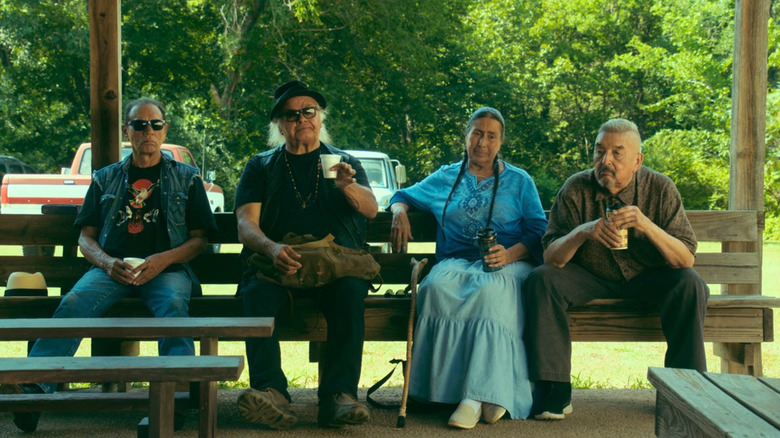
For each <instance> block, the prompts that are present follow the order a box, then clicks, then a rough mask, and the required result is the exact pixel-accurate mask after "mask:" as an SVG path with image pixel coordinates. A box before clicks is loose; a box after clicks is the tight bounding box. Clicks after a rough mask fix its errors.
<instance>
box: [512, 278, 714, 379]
mask: <svg viewBox="0 0 780 438" xmlns="http://www.w3.org/2000/svg"><path fill="white" fill-rule="evenodd" d="M524 287H525V297H526V307H525V309H526V330H525V344H526V349H527V351H528V361H529V375H530V378H531V380H532V381H538V380H548V381H554V382H569V381H570V378H571V334H570V333H569V315H568V314H567V313H566V309H568V308H569V307H571V306H576V305H579V304H584V303H587V302H588V301H590V300H592V299H596V298H632V299H637V300H641V301H642V302H645V303H647V304H648V305H650V306H654V307H655V308H657V309H658V311H659V313H660V315H661V327H662V330H663V333H664V336H665V337H666V344H667V350H666V357H665V358H664V365H665V366H666V367H670V368H689V369H694V370H698V371H706V370H707V359H706V356H705V354H704V337H703V335H702V330H703V328H704V317H705V315H706V313H707V298H708V297H709V294H710V289H709V287H707V285H706V283H704V281H703V280H702V279H701V277H699V274H697V273H696V271H694V270H693V269H672V268H668V267H664V268H658V269H653V270H650V271H647V272H644V273H642V274H639V275H637V276H636V277H634V278H632V279H631V280H630V281H629V282H627V283H625V284H620V283H617V282H609V281H605V280H603V279H600V278H598V277H596V276H594V275H593V274H591V273H590V272H588V271H586V270H585V269H583V268H581V267H580V266H578V265H576V264H574V263H569V264H567V265H566V266H564V267H563V268H556V267H554V266H551V265H542V266H539V267H537V268H536V269H534V270H533V271H532V272H531V274H530V275H529V276H528V278H526V280H525V284H524Z"/></svg>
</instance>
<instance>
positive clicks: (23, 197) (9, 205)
mask: <svg viewBox="0 0 780 438" xmlns="http://www.w3.org/2000/svg"><path fill="white" fill-rule="evenodd" d="M162 152H163V154H165V155H166V156H168V157H169V158H172V159H174V160H176V161H181V162H182V163H185V164H189V165H190V166H194V167H197V164H196V163H195V159H194V158H193V156H192V152H190V150H189V149H187V148H185V147H184V146H178V145H175V144H167V143H166V144H163V145H162ZM130 153H131V149H130V145H129V144H123V145H122V150H121V154H122V157H121V158H125V157H126V156H128V155H130ZM91 181H92V146H91V145H90V144H89V143H84V144H82V145H81V146H79V149H78V150H77V151H76V155H75V156H74V157H73V164H71V167H70V168H63V169H62V173H61V174H59V175H42V174H6V175H5V176H4V177H3V182H2V187H0V213H2V214H41V207H42V206H44V205H63V204H64V205H81V204H82V203H83V202H84V196H85V195H86V194H87V188H88V187H89V183H90V182H91ZM203 186H204V188H205V189H206V195H207V196H208V199H209V203H210V204H211V211H213V212H222V211H225V196H224V193H223V192H222V187H220V186H218V185H216V184H214V183H213V182H211V180H210V179H208V178H207V179H204V182H203Z"/></svg>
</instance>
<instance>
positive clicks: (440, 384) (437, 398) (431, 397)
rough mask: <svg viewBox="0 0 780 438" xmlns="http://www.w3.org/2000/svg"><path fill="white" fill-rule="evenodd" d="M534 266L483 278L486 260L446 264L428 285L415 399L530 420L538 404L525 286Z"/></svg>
mask: <svg viewBox="0 0 780 438" xmlns="http://www.w3.org/2000/svg"><path fill="white" fill-rule="evenodd" d="M531 269H533V266H531V265H530V264H528V263H526V262H515V263H512V264H510V265H507V266H504V267H503V268H502V269H501V270H499V271H495V272H483V271H482V261H477V262H469V261H466V260H463V259H446V260H443V261H441V262H439V263H438V264H437V265H435V266H434V267H433V268H432V269H431V272H430V273H429V274H428V275H427V276H426V277H425V278H424V279H423V281H422V283H421V284H420V289H419V293H418V300H417V312H418V317H417V325H416V327H415V333H414V345H413V347H412V368H411V377H410V381H409V394H410V395H411V396H412V397H414V398H416V399H418V400H427V401H430V402H438V403H459V402H460V401H461V400H463V399H464V398H471V399H474V400H478V401H481V402H488V403H493V404H497V405H500V406H503V407H504V408H506V410H507V411H508V412H509V414H510V415H511V417H512V418H526V417H528V414H529V413H530V412H531V404H532V402H533V398H532V396H531V382H530V381H529V380H528V364H527V358H526V352H525V344H523V329H524V324H525V313H524V310H523V299H522V295H521V293H522V292H521V291H522V289H521V285H522V283H523V280H524V279H525V277H526V276H527V275H528V273H529V272H531Z"/></svg>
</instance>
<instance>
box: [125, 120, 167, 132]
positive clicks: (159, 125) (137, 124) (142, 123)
mask: <svg viewBox="0 0 780 438" xmlns="http://www.w3.org/2000/svg"><path fill="white" fill-rule="evenodd" d="M165 123H166V122H165V120H160V119H154V120H130V121H129V122H127V126H129V127H131V128H133V130H134V131H145V130H146V127H147V126H149V125H151V126H152V129H154V130H155V131H159V130H161V129H163V127H165Z"/></svg>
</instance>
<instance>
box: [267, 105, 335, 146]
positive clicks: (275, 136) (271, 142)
mask: <svg viewBox="0 0 780 438" xmlns="http://www.w3.org/2000/svg"><path fill="white" fill-rule="evenodd" d="M317 112H318V113H319V115H320V122H321V123H322V127H321V128H320V138H319V140H320V142H322V143H328V144H331V141H332V140H331V138H330V134H329V133H328V128H327V127H326V126H325V119H326V118H327V116H328V113H327V111H326V110H324V109H318V110H317ZM282 123H284V121H283V119H282V118H281V117H279V118H276V119H273V120H271V122H270V123H268V141H267V144H268V146H271V147H276V146H279V145H280V144H285V143H286V142H287V140H286V139H285V138H284V135H282V132H281V131H282Z"/></svg>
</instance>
